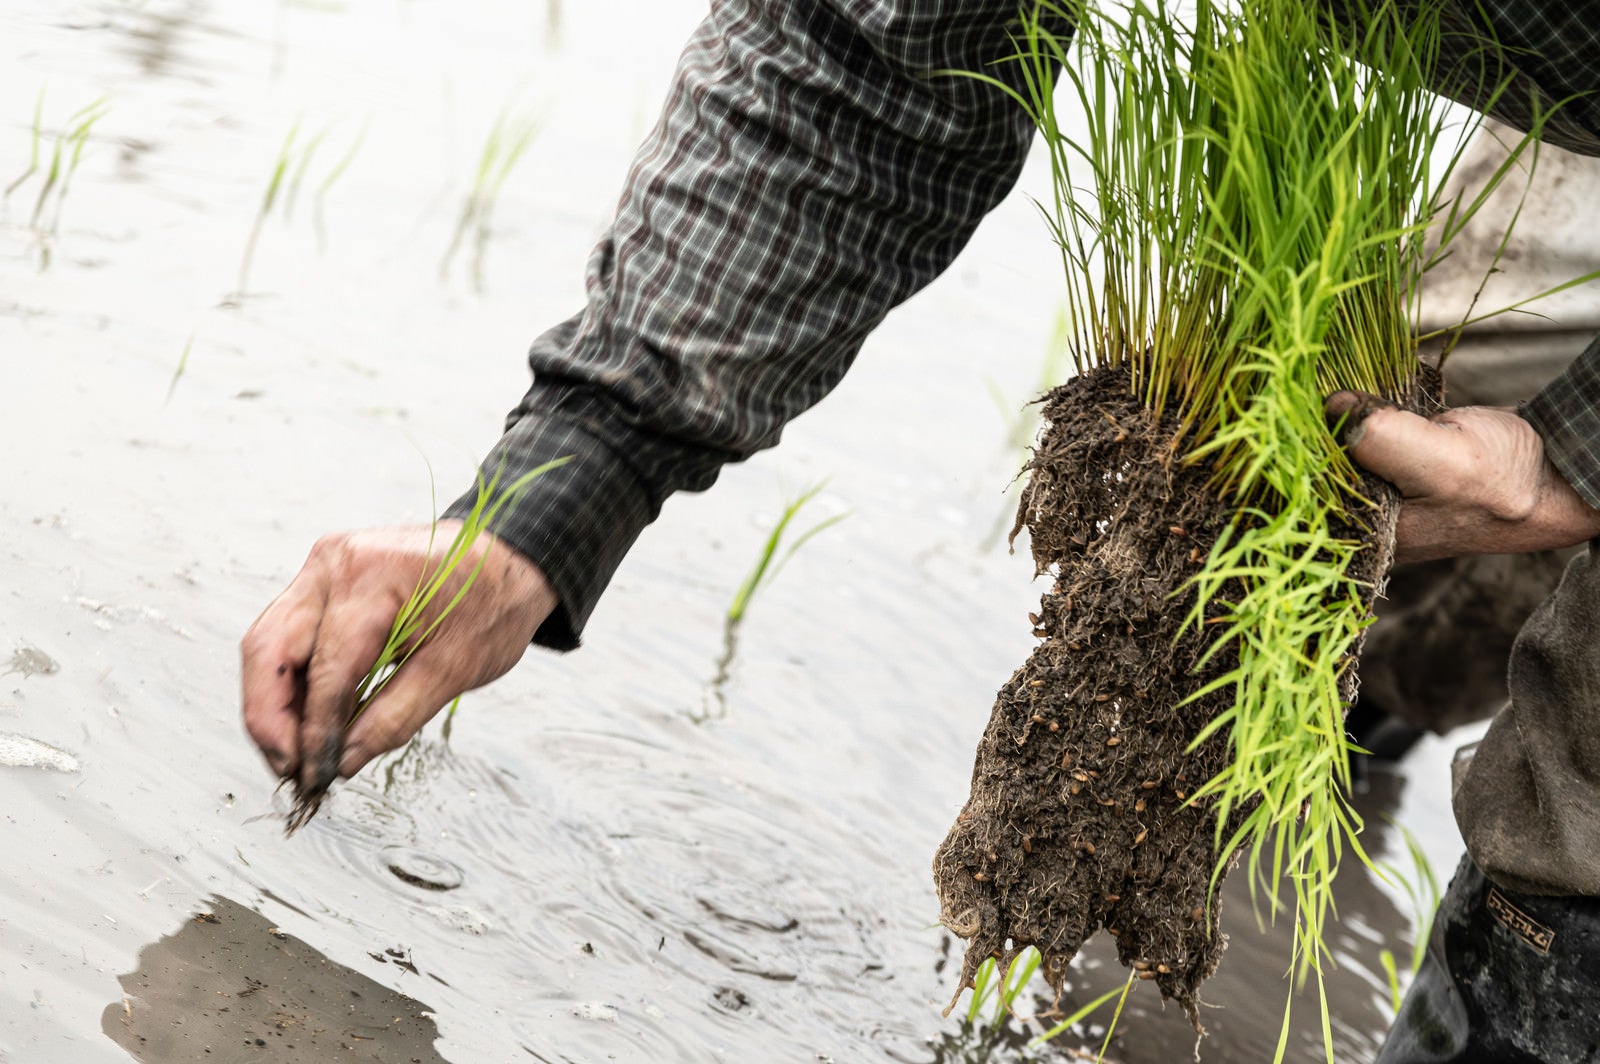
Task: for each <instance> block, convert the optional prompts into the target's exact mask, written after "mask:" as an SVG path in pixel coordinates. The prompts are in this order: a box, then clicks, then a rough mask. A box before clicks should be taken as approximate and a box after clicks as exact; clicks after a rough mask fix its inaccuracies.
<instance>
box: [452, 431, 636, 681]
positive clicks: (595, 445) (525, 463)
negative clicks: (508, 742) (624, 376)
mask: <svg viewBox="0 0 1600 1064" xmlns="http://www.w3.org/2000/svg"><path fill="white" fill-rule="evenodd" d="M568 457H570V458H571V461H569V462H567V463H566V464H565V465H563V466H560V467H558V468H556V469H552V470H550V471H548V472H546V473H543V474H541V475H540V476H538V477H535V478H534V479H533V480H532V481H530V482H529V484H528V486H527V488H526V489H525V490H524V491H523V493H522V496H521V498H520V499H519V500H518V501H517V503H516V505H515V506H508V507H507V508H506V509H505V510H502V511H501V512H500V514H499V515H498V516H497V517H496V518H495V521H494V525H493V526H492V527H491V528H490V531H491V532H493V533H494V534H495V535H496V536H498V537H500V538H501V539H503V540H505V541H506V542H507V543H508V544H510V545H511V546H512V547H515V548H516V549H517V550H518V551H520V552H521V553H522V554H523V555H524V556H525V557H527V558H528V560H529V561H531V562H533V563H534V564H535V565H537V566H538V567H539V568H540V569H542V570H543V571H544V574H545V576H546V577H547V578H548V579H549V581H550V584H551V586H552V587H553V588H554V589H555V592H556V595H557V596H558V598H559V600H560V601H559V602H558V603H557V605H556V608H555V610H554V611H553V612H552V613H551V614H550V616H549V618H548V619H547V620H546V621H545V622H544V624H542V625H541V626H540V627H539V630H538V631H537V632H535V633H534V637H533V642H534V644H535V645H537V646H544V647H549V648H551V649H552V650H572V649H573V648H575V647H576V646H577V645H578V641H579V637H580V636H581V635H582V634H583V628H584V625H585V624H587V623H588V620H589V614H590V613H591V612H593V610H594V607H595V604H596V603H597V602H598V601H599V600H600V595H601V593H602V592H603V591H605V589H606V585H607V584H609V583H610V582H611V576H612V574H613V573H615V572H616V570H617V566H618V565H620V564H621V562H622V558H623V555H625V554H627V552H628V549H629V548H630V547H632V546H633V543H634V540H636V539H638V538H639V533H640V532H642V531H643V530H644V527H645V526H646V525H648V524H649V523H650V522H651V521H652V520H654V519H655V515H656V513H657V511H658V509H659V508H658V507H657V506H655V505H654V504H652V502H651V501H650V496H649V494H648V493H647V492H646V491H645V488H644V485H643V484H642V483H641V482H640V480H639V478H638V477H637V476H636V475H635V474H634V472H633V471H632V470H631V469H630V468H629V467H628V465H627V464H626V463H625V462H623V461H621V460H620V459H619V458H618V457H617V456H616V455H615V454H614V453H613V452H612V450H611V449H610V448H609V447H607V446H606V445H605V444H604V443H602V442H601V441H600V440H599V439H597V438H596V437H594V436H593V435H591V434H590V433H588V432H585V431H584V430H583V429H581V428H580V427H578V426H577V425H575V424H573V423H572V422H570V421H567V420H564V419H563V418H562V417H561V415H560V414H559V413H529V414H526V415H524V416H523V417H522V418H521V419H520V420H518V421H517V422H516V424H514V425H512V426H511V427H510V428H509V429H507V430H506V434H505V435H504V436H502V437H501V438H500V442H499V443H497V444H495V446H494V449H493V450H492V451H490V452H489V456H488V457H487V458H486V459H485V460H484V463H483V474H482V475H483V478H484V483H486V484H487V483H489V482H490V481H491V480H492V479H493V478H494V477H495V476H496V475H497V474H498V476H499V480H498V483H499V484H502V485H504V484H510V483H512V482H514V481H515V480H516V479H517V478H518V477H520V476H521V475H522V474H524V473H526V472H528V471H529V470H531V469H534V468H537V467H538V466H540V465H543V464H544V463H546V462H553V461H555V460H556V459H559V458H568ZM477 496H478V490H477V488H476V487H474V488H473V489H472V490H470V491H468V492H467V493H465V494H464V495H462V496H461V498H459V499H457V500H456V501H455V502H453V503H451V504H450V506H449V507H447V508H446V509H445V512H444V516H445V517H453V518H461V517H465V516H466V515H467V514H469V513H471V512H472V508H473V505H474V503H475V502H476V501H477Z"/></svg>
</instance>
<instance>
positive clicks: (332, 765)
mask: <svg viewBox="0 0 1600 1064" xmlns="http://www.w3.org/2000/svg"><path fill="white" fill-rule="evenodd" d="M343 752H344V736H343V735H342V734H341V733H339V732H337V731H333V732H329V733H328V734H327V735H326V736H325V737H324V738H323V740H322V748H321V749H320V750H318V751H317V753H316V756H315V757H313V758H312V759H311V760H310V762H309V763H307V764H306V765H303V766H301V770H300V775H301V784H302V786H303V788H304V789H305V790H306V791H307V792H309V793H314V794H320V793H322V792H323V791H325V790H327V789H328V784H330V783H332V782H333V781H334V780H335V779H337V778H338V777H339V757H340V755H341V754H342V753H343Z"/></svg>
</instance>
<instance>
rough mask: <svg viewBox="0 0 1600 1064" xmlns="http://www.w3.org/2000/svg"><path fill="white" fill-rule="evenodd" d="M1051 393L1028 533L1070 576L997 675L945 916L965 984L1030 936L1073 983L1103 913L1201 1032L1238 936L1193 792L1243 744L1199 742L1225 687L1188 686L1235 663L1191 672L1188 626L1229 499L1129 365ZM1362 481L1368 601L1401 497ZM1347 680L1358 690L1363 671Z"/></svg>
mask: <svg viewBox="0 0 1600 1064" xmlns="http://www.w3.org/2000/svg"><path fill="white" fill-rule="evenodd" d="M1043 402H1044V416H1045V419H1046V422H1047V426H1048V427H1047V428H1046V430H1045V432H1044V433H1043V434H1042V436H1041V439H1040V442H1039V444H1038V446H1037V448H1036V449H1035V452H1034V456H1033V459H1032V461H1031V462H1030V464H1029V466H1028V473H1029V482H1028V485H1027V488H1026V490H1025V491H1024V493H1023V496H1022V501H1021V505H1020V507H1019V510H1018V516H1017V528H1018V530H1020V529H1021V528H1023V527H1026V528H1027V529H1028V532H1029V535H1030V539H1031V542H1032V548H1033V555H1034V561H1035V564H1036V565H1037V567H1038V570H1039V572H1040V573H1050V574H1053V575H1054V576H1055V580H1054V584H1053V586H1052V587H1051V589H1050V590H1049V592H1047V593H1046V594H1045V595H1044V596H1043V598H1042V599H1041V600H1040V606H1039V612H1038V613H1037V614H1032V615H1030V620H1031V621H1032V622H1033V625H1034V635H1035V636H1037V637H1038V638H1039V640H1040V642H1039V644H1038V645H1037V647H1036V648H1035V649H1034V650H1033V652H1032V653H1031V654H1030V655H1029V657H1028V660H1027V662H1026V663H1025V664H1024V665H1023V666H1022V667H1021V668H1020V669H1018V670H1017V671H1016V673H1014V674H1013V675H1012V677H1011V678H1010V679H1009V680H1007V681H1006V683H1005V685H1004V686H1003V687H1001V689H1000V692H999V695H998V696H997V698H996V700H995V704H994V709H993V711H992V713H991V716H990V719H989V725H988V728H987V729H986V730H985V732H984V734H983V737H982V739H981V740H980V742H979V745H978V751H977V758H976V763H975V765H974V767H973V774H972V790H971V796H970V797H969V799H968V801H967V803H966V806H965V808H963V810H962V811H961V814H960V816H959V817H957V819H956V823H955V825H954V827H953V828H952V829H951V831H950V834H949V835H948V837H947V838H946V839H945V841H944V844H943V845H942V846H941V847H940V848H939V851H938V854H937V855H936V857H935V859H934V876H935V881H936V885H937V887H938V891H939V897H940V902H941V909H942V917H943V920H944V923H945V925H946V926H947V927H948V928H949V929H950V930H951V931H953V932H955V933H956V934H957V935H960V936H961V937H963V938H965V939H967V940H968V944H967V952H966V957H965V963H964V965H963V967H962V972H961V983H960V986H959V987H958V990H957V996H958V997H959V994H960V990H961V989H965V988H966V987H969V986H971V985H972V979H973V976H974V974H975V973H976V971H977V968H978V966H979V965H980V964H981V963H982V961H983V960H984V959H985V958H987V957H991V956H993V957H996V958H998V959H999V961H1000V963H1001V965H1002V968H1003V967H1004V966H1005V965H1008V964H1009V963H1010V961H1011V959H1012V958H1013V957H1014V956H1015V955H1016V954H1017V953H1019V952H1020V951H1021V950H1023V949H1024V948H1026V947H1028V946H1036V947H1037V948H1038V949H1039V952H1040V954H1041V955H1042V957H1043V965H1042V967H1043V971H1044V972H1045V975H1046V977H1047V978H1048V979H1049V981H1050V983H1051V985H1052V987H1054V988H1055V989H1056V991H1057V992H1058V993H1059V991H1060V989H1061V986H1062V983H1063V980H1064V979H1065V977H1066V973H1067V964H1068V962H1069V961H1070V960H1071V959H1072V958H1073V957H1074V955H1076V953H1077V952H1078V949H1079V947H1081V946H1082V945H1083V943H1084V942H1085V941H1086V940H1087V939H1088V938H1090V936H1092V935H1093V934H1094V933H1095V932H1096V931H1098V930H1100V929H1101V928H1104V929H1105V930H1106V932H1107V934H1109V935H1111V936H1113V937H1114V938H1115V939H1116V947H1117V955H1118V957H1119V959H1120V960H1121V962H1122V963H1123V964H1124V965H1126V966H1129V967H1131V968H1133V969H1135V970H1137V971H1138V972H1139V973H1140V976H1141V978H1144V979H1151V980H1154V981H1155V983H1156V985H1157V986H1159V987H1160V988H1161V992H1162V995H1163V996H1164V997H1168V998H1174V999H1176V1000H1177V1001H1178V1002H1179V1003H1180V1004H1181V1005H1182V1007H1183V1008H1184V1010H1185V1011H1186V1012H1187V1013H1188V1015H1189V1018H1190V1020H1191V1022H1192V1023H1194V1025H1195V1027H1196V1029H1197V1030H1198V1029H1199V1028H1200V1024H1199V1017H1198V1005H1199V995H1198V992H1199V987H1200V984H1201V983H1202V982H1203V981H1204V980H1205V979H1207V978H1208V977H1210V976H1211V974H1212V973H1213V972H1215V971H1216V968H1217V962H1218V960H1219V958H1220V956H1221V954H1222V950H1223V947H1224V944H1225V941H1226V938H1225V936H1223V935H1222V934H1220V933H1219V931H1218V924H1217V922H1218V915H1219V910H1220V906H1219V905H1217V904H1214V903H1213V901H1214V898H1213V896H1212V894H1211V892H1210V889H1209V888H1210V885H1211V879H1212V874H1213V871H1214V869H1215V868H1216V863H1217V854H1216V852H1215V846H1216V839H1217V837H1218V824H1217V822H1216V814H1215V812H1214V809H1213V807H1212V806H1211V805H1210V804H1209V803H1204V802H1202V803H1198V804H1188V803H1187V802H1186V799H1187V798H1188V797H1189V795H1190V793H1191V792H1192V791H1193V790H1194V789H1195V788H1197V787H1199V786H1200V785H1202V784H1204V783H1205V782H1206V781H1207V780H1209V779H1210V778H1211V777H1212V776H1214V775H1216V773H1217V772H1218V771H1219V770H1220V769H1222V768H1223V767H1224V766H1225V765H1226V763H1227V761H1228V759H1229V757H1230V754H1229V749H1228V736H1227V735H1226V733H1225V732H1224V733H1222V734H1219V735H1217V736H1215V737H1213V738H1212V739H1210V740H1209V741H1207V742H1205V743H1203V744H1201V745H1200V746H1199V747H1197V748H1195V749H1193V750H1191V749H1190V746H1191V743H1192V742H1193V740H1194V739H1195V737H1196V736H1197V735H1198V734H1199V732H1200V731H1201V729H1202V728H1203V727H1204V726H1205V725H1206V724H1207V723H1208V722H1209V721H1211V720H1212V719H1213V718H1214V717H1216V715H1217V714H1218V713H1220V712H1222V711H1223V710H1225V709H1226V708H1228V706H1229V704H1230V695H1229V692H1228V689H1227V688H1226V687H1224V688H1223V689H1220V690H1218V691H1215V692H1212V693H1210V694H1207V695H1205V696H1203V697H1199V698H1192V696H1193V695H1194V693H1195V692H1196V691H1198V690H1200V689H1201V688H1203V687H1204V686H1205V685H1206V684H1207V683H1208V682H1210V681H1211V680H1214V679H1216V678H1217V677H1218V676H1221V675H1224V674H1225V673H1227V672H1228V671H1229V670H1230V669H1232V668H1233V667H1234V665H1235V664H1236V662H1237V658H1236V657H1235V656H1234V655H1233V654H1232V653H1231V652H1228V651H1223V652H1221V653H1218V654H1216V655H1215V656H1214V657H1212V658H1211V659H1210V660H1209V661H1208V662H1207V663H1206V665H1205V666H1204V667H1203V668H1200V669H1198V670H1197V669H1195V668H1194V663H1195V662H1196V661H1198V660H1199V659H1200V657H1201V656H1202V654H1203V652H1204V651H1205V650H1206V649H1207V648H1208V646H1209V641H1210V636H1209V635H1208V633H1206V632H1205V631H1203V630H1201V629H1197V628H1194V627H1189V628H1187V629H1185V625H1184V621H1185V618H1186V617H1187V615H1188V613H1189V610H1190V607H1191V605H1192V603H1193V595H1192V592H1191V591H1189V590H1188V584H1189V582H1190V580H1191V578H1192V577H1193V576H1194V575H1195V574H1196V573H1198V572H1199V571H1200V569H1201V567H1202V566H1203V565H1204V564H1205V560H1206V557H1207V555H1208V553H1209V552H1210V550H1211V547H1212V545H1213V544H1214V543H1215V542H1216V539H1217V536H1218V535H1219V534H1220V533H1221V532H1222V530H1223V528H1224V527H1225V525H1226V524H1227V523H1228V521H1229V519H1230V517H1231V513H1230V507H1229V506H1228V505H1227V504H1225V503H1224V502H1223V501H1222V500H1221V499H1220V498H1219V497H1218V496H1217V494H1216V493H1215V492H1214V491H1213V490H1212V489H1211V488H1210V487H1209V484H1208V481H1209V479H1210V477H1211V469H1210V468H1209V467H1208V466H1206V465H1204V464H1186V463H1184V462H1183V461H1182V460H1181V456H1182V455H1183V454H1184V453H1185V451H1186V449H1187V448H1186V441H1185V439H1184V437H1183V435H1182V431H1181V428H1180V426H1179V425H1178V424H1177V419H1176V418H1174V417H1171V416H1168V417H1167V418H1165V419H1162V418H1158V417H1156V416H1155V415H1154V414H1152V413H1151V412H1150V411H1149V410H1147V409H1145V408H1144V406H1143V404H1141V403H1140V402H1139V401H1138V400H1137V399H1136V398H1134V396H1133V394H1132V388H1131V386H1130V380H1129V375H1128V372H1127V370H1126V369H1125V368H1121V367H1116V368H1108V369H1101V370H1096V371H1092V372H1090V373H1087V374H1085V375H1083V376H1081V377H1078V378H1076V379H1074V380H1071V381H1069V382H1068V383H1066V384H1064V385H1062V386H1060V387H1058V388H1056V389H1055V390H1053V391H1052V392H1050V393H1049V394H1048V395H1047V396H1046V397H1045V398H1044V400H1043ZM1363 493H1364V496H1365V497H1366V498H1367V499H1376V500H1380V502H1379V504H1378V506H1377V507H1376V508H1371V507H1369V506H1367V505H1366V504H1359V503H1358V504H1357V506H1356V508H1355V509H1354V510H1353V511H1352V512H1353V513H1355V514H1356V515H1357V516H1358V517H1359V518H1361V519H1362V525H1363V527H1354V528H1349V529H1345V530H1343V532H1344V534H1346V535H1348V536H1350V537H1352V538H1360V539H1364V540H1366V541H1367V542H1369V543H1370V544H1371V546H1372V549H1371V550H1368V551H1364V552H1362V553H1361V554H1360V555H1359V557H1360V559H1361V562H1360V568H1361V570H1362V571H1360V572H1357V573H1354V574H1352V575H1354V576H1355V577H1356V579H1358V580H1362V581H1366V582H1368V584H1369V585H1370V587H1371V595H1370V597H1369V600H1368V601H1369V608H1370V604H1371V601H1372V599H1375V598H1376V597H1377V595H1378V593H1379V592H1380V591H1381V588H1382V584H1383V581H1384V579H1385V578H1386V575H1387V572H1388V568H1389V564H1390V562H1391V560H1392V557H1393V529H1394V518H1395V515H1396V513H1397V510H1398V503H1397V501H1396V500H1395V499H1394V497H1393V492H1392V491H1390V490H1388V489H1387V488H1385V487H1384V486H1383V485H1382V484H1380V483H1378V482H1375V481H1369V482H1368V483H1366V484H1364V485H1363ZM1218 597H1219V599H1226V598H1231V597H1232V596H1230V595H1227V594H1222V595H1219V596H1218ZM1343 684H1344V691H1343V694H1344V697H1345V700H1346V704H1347V705H1348V704H1349V702H1351V701H1353V700H1354V697H1355V684H1356V679H1355V670H1354V669H1349V670H1346V672H1345V677H1344V680H1343ZM1191 699H1192V700H1191ZM1235 815H1236V816H1237V815H1239V814H1237V813H1236V814H1235ZM1233 826H1234V825H1233V824H1230V825H1226V827H1228V828H1232V827H1233ZM1235 859H1236V858H1235Z"/></svg>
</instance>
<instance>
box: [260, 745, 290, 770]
mask: <svg viewBox="0 0 1600 1064" xmlns="http://www.w3.org/2000/svg"><path fill="white" fill-rule="evenodd" d="M261 753H262V756H264V757H265V758H266V759H267V766H268V767H269V768H271V769H272V771H273V772H274V773H275V774H277V775H279V776H287V775H288V774H289V755H288V754H285V753H281V752H279V751H277V750H263V751H262V752H261Z"/></svg>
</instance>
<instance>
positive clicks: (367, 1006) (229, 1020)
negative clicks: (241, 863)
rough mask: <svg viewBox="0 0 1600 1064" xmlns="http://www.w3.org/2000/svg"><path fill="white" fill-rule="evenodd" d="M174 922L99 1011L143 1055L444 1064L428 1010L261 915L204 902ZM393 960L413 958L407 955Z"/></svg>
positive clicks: (225, 1063)
mask: <svg viewBox="0 0 1600 1064" xmlns="http://www.w3.org/2000/svg"><path fill="white" fill-rule="evenodd" d="M206 902H207V904H206V908H204V909H202V910H200V911H198V912H196V913H195V914H194V915H193V916H192V917H191V918H190V919H189V920H188V921H187V922H186V923H185V924H184V925H183V927H182V928H180V929H179V930H178V931H176V932H174V933H173V934H171V935H167V936H165V937H164V938H162V939H161V940H160V941H159V942H155V943H152V944H151V945H149V946H147V947H145V948H144V949H143V950H141V951H140V953H139V967H138V968H137V970H135V971H133V972H130V973H128V974H126V975H122V976H119V977H118V982H120V983H121V984H122V990H123V997H122V1000H121V1001H119V1002H115V1003H113V1004H110V1005H107V1006H106V1010H105V1013H104V1014H103V1015H102V1016H101V1018H100V1026H101V1029H102V1030H104V1031H105V1033H106V1037H108V1038H110V1039H111V1040H112V1041H113V1042H115V1043H116V1044H117V1045H119V1046H121V1047H122V1048H124V1049H126V1050H127V1051H128V1054H129V1055H130V1056H131V1057H132V1058H133V1059H134V1060H138V1061H145V1062H149V1064H170V1062H173V1061H180V1060H207V1061H213V1060H214V1061H218V1062H219V1064H230V1062H243V1061H252V1062H254V1061H259V1060H261V1059H262V1058H263V1057H264V1056H267V1057H270V1059H272V1060H274V1061H281V1062H283V1064H322V1062H324V1061H328V1062H332V1061H411V1062H412V1064H445V1058H444V1057H441V1056H440V1055H439V1054H438V1051H437V1050H435V1048H434V1042H435V1041H436V1040H437V1039H438V1037H439V1031H438V1028H437V1027H436V1026H435V1024H434V1021H433V1017H432V1016H431V1015H430V1013H431V1012H432V1009H431V1008H429V1006H427V1005H425V1004H423V1003H422V1002H420V1001H417V1000H416V999H414V998H411V997H408V996H406V995H404V994H400V993H397V992H395V991H394V990H392V989H390V988H389V987H386V986H383V985H381V984H379V983H377V982H374V981H373V980H372V979H370V978H368V977H367V976H365V975H362V974H361V973H360V972H356V971H352V970H351V969H349V968H346V967H345V966H343V965H341V964H336V963H334V962H332V961H330V960H328V959H327V958H326V957H324V956H323V955H322V954H320V953H318V952H317V951H316V950H315V949H313V948H312V947H311V946H309V945H307V944H306V943H305V942H303V941H301V940H300V939H298V938H296V937H295V936H293V935H290V934H288V933H286V932H284V931H282V930H280V929H279V928H277V927H274V926H273V925H272V924H271V923H270V922H269V921H267V920H266V919H265V918H264V917H262V916H261V915H259V914H258V913H255V912H252V911H251V910H249V909H246V908H245V907H243V906H241V905H239V904H237V903H235V902H232V901H229V900H228V899H227V898H220V897H219V898H210V899H206ZM395 953H396V954H397V955H396V956H395V957H393V958H389V959H390V961H391V963H404V964H406V965H408V966H409V969H410V971H411V972H412V974H416V966H415V965H412V964H410V961H409V960H408V959H406V957H405V955H404V954H403V953H400V952H399V951H395Z"/></svg>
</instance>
